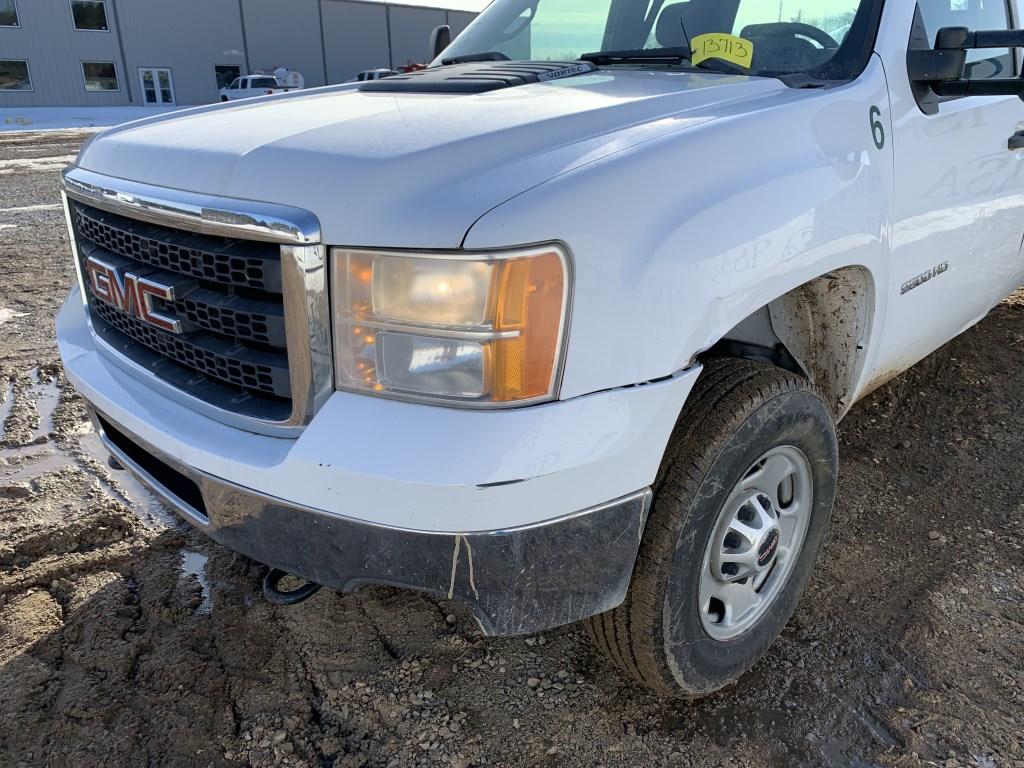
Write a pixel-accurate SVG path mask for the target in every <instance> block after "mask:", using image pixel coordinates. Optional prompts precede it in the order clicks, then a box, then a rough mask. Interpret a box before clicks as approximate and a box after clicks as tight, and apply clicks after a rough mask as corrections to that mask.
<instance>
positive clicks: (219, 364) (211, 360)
mask: <svg viewBox="0 0 1024 768" xmlns="http://www.w3.org/2000/svg"><path fill="white" fill-rule="evenodd" d="M91 306H92V312H93V315H94V316H98V317H99V318H100V319H101V320H103V322H105V323H106V324H107V325H110V326H113V327H114V328H115V329H116V330H118V331H120V332H121V333H123V334H124V335H125V336H128V337H129V338H131V339H133V340H134V341H137V342H139V343H140V344H143V345H145V346H147V347H149V348H150V349H152V350H153V351H154V352H157V353H159V354H160V355H163V356H164V357H166V358H168V359H170V360H173V361H174V362H176V363H180V364H182V365H184V366H187V367H188V368H191V369H193V370H195V371H197V372H198V373H202V374H204V375H207V376H211V377H213V378H215V379H220V380H221V381H226V382H228V383H230V384H234V385H236V386H238V387H241V388H243V389H247V390H250V391H253V390H255V391H257V392H262V393H264V394H267V395H271V396H274V397H290V396H291V384H290V382H289V377H288V360H287V358H285V357H282V356H278V355H272V354H269V353H260V352H259V351H256V350H249V349H246V348H245V347H242V346H239V345H235V346H232V345H231V344H230V343H228V342H224V341H222V340H220V339H218V338H217V337H215V336H202V335H197V334H189V339H188V341H185V340H184V338H179V337H176V336H173V335H172V334H169V333H166V332H164V331H159V330H157V329H156V328H153V327H152V326H149V325H147V324H146V323H144V322H142V321H141V320H136V319H135V318H133V317H129V316H128V315H126V314H125V313H124V312H121V311H120V310H119V309H116V308H115V307H112V306H110V305H109V304H104V303H103V302H101V301H99V300H97V299H93V300H92V304H91ZM274 358H277V359H276V360H275V359H274Z"/></svg>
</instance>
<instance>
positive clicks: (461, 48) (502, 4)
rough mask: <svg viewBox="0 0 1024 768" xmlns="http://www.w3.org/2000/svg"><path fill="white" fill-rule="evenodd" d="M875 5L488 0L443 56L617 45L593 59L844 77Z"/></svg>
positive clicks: (551, 56) (557, 53)
mask: <svg viewBox="0 0 1024 768" xmlns="http://www.w3.org/2000/svg"><path fill="white" fill-rule="evenodd" d="M880 6H881V0H686V1H685V2H673V1H672V0H495V2H493V3H492V4H491V5H490V6H489V7H488V8H487V10H486V11H484V12H483V13H482V14H481V15H480V16H479V17H478V18H477V19H476V20H475V21H474V22H473V23H472V24H471V25H470V26H469V27H468V28H467V29H466V30H465V31H464V32H463V33H462V34H461V35H460V36H459V37H458V38H457V39H456V40H455V42H454V43H452V45H451V46H450V47H449V48H448V49H447V50H446V51H445V52H444V53H443V54H442V56H441V59H442V60H445V61H448V60H451V59H453V58H464V57H467V56H475V55H482V54H497V55H494V56H493V58H505V57H507V58H509V59H512V60H531V61H574V60H577V59H579V58H580V57H581V56H584V55H585V54H592V53H598V52H618V53H622V54H624V55H622V56H621V57H619V58H617V59H615V60H610V59H607V58H603V59H602V60H601V61H598V62H597V63H600V64H602V65H609V64H612V65H621V66H646V67H655V66H667V65H671V64H670V63H666V61H661V62H659V61H655V60H650V57H648V59H649V60H644V59H643V56H642V54H643V53H644V52H645V51H646V52H657V51H659V50H661V51H664V50H666V49H668V50H671V51H672V52H674V53H680V52H682V53H683V54H686V55H687V58H688V59H689V61H681V60H680V61H677V62H676V64H675V66H688V65H689V66H692V65H694V64H697V63H700V62H701V61H705V60H709V59H710V60H718V61H724V62H727V64H728V65H729V66H731V67H733V68H737V67H738V69H736V70H735V71H738V72H743V73H745V74H751V75H769V76H778V75H783V74H794V73H799V72H805V73H808V74H812V75H814V76H816V77H820V78H822V79H829V80H837V79H852V78H853V77H856V76H857V75H858V74H859V73H860V71H861V70H862V69H863V67H864V66H865V64H866V62H867V57H868V55H869V54H870V50H871V47H872V46H873V44H874V39H873V38H874V31H875V28H876V26H877V13H878V12H879V11H880ZM869 38H870V39H869ZM627 53H628V54H631V55H625V54H627ZM436 63H441V62H440V61H438V62H436ZM712 63H714V62H712Z"/></svg>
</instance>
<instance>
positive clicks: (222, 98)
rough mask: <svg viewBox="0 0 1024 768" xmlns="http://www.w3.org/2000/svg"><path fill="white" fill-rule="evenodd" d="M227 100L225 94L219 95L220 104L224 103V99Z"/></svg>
mask: <svg viewBox="0 0 1024 768" xmlns="http://www.w3.org/2000/svg"><path fill="white" fill-rule="evenodd" d="M227 100H228V97H227V96H221V97H220V103H221V104H223V103H224V102H225V101H227Z"/></svg>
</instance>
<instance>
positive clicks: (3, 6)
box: [0, 0, 21, 27]
mask: <svg viewBox="0 0 1024 768" xmlns="http://www.w3.org/2000/svg"><path fill="white" fill-rule="evenodd" d="M19 26H21V25H20V24H18V6H17V5H16V4H15V3H14V0H0V27H19Z"/></svg>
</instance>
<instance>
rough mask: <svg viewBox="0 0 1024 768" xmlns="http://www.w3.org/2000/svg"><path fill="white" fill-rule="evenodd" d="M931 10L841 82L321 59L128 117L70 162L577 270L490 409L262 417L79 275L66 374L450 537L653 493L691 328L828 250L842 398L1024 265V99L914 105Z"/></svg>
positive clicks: (361, 506) (972, 310)
mask: <svg viewBox="0 0 1024 768" xmlns="http://www.w3.org/2000/svg"><path fill="white" fill-rule="evenodd" d="M914 8H915V2H914V0H887V2H886V3H885V5H884V9H883V11H882V20H881V28H880V32H879V34H878V36H877V39H876V43H875V46H874V51H873V53H872V54H871V55H870V58H869V60H868V63H867V65H866V67H865V69H864V70H863V72H862V73H861V74H860V75H859V76H858V77H857V78H856V79H854V80H852V81H851V82H848V83H845V84H841V85H838V86H835V87H828V88H797V87H788V86H787V85H785V84H784V83H783V82H781V81H779V80H777V79H774V78H767V77H746V76H740V75H723V74H719V73H713V72H707V73H704V72H699V73H698V72H671V71H664V70H661V71H655V70H646V71H644V70H629V69H624V68H623V69H617V68H609V69H601V70H599V71H597V72H594V73H590V74H583V75H579V76H576V77H567V78H565V79H557V80H552V81H550V82H537V83H534V84H528V85H522V86H519V87H510V88H507V89H504V90H497V91H492V92H489V93H480V94H475V95H452V94H440V93H433V94H402V93H376V92H367V91H360V90H358V89H357V88H355V87H352V86H341V87H329V88H322V89H315V90H311V91H305V92H302V93H291V94H282V95H279V96H273V97H269V98H266V99H261V100H258V101H255V102H248V103H242V104H238V105H217V106H212V107H206V108H199V109H194V110H189V111H186V112H182V113H178V114H176V115H174V116H173V117H156V118H151V119H148V120H143V121H139V122H137V123H132V124H127V125H124V126H122V127H119V128H115V129H112V130H110V131H108V132H106V133H104V134H102V135H101V136H100V137H98V138H97V139H96V140H95V141H93V142H92V143H91V144H90V145H89V146H88V147H87V148H85V149H84V150H83V152H82V154H81V156H80V158H79V161H78V166H79V167H80V168H81V169H84V170H86V171H90V172H93V173H96V174H101V175H102V176H103V177H106V178H108V179H109V180H110V187H111V189H113V190H115V191H116V184H117V182H118V180H122V181H123V180H128V181H131V182H137V183H140V184H144V185H151V186H152V187H153V188H154V189H160V188H163V189H169V190H184V191H191V192H196V193H201V194H204V195H216V196H219V197H222V198H231V199H234V200H237V201H239V204H240V205H241V204H243V203H244V202H245V201H258V202H261V203H277V204H281V205H287V206H292V207H294V208H299V209H304V210H305V211H308V212H310V213H311V214H312V215H313V216H314V217H315V218H316V219H318V220H319V224H320V230H321V232H322V239H321V240H320V243H322V245H323V246H324V247H325V248H326V247H330V246H341V247H351V248H357V249H388V250H402V249H412V250H416V251H418V252H427V253H430V252H432V251H437V250H441V249H461V251H469V252H478V251H480V252H493V251H495V250H501V249H508V248H513V247H517V246H528V245H533V244H538V243H552V242H557V243H559V244H561V245H562V246H563V247H564V249H565V251H566V252H567V254H568V255H569V258H570V260H571V266H572V270H571V272H572V274H571V277H572V285H571V310H570V312H569V314H568V331H567V339H568V340H567V343H566V347H565V360H564V375H563V377H562V380H561V386H560V389H559V393H558V400H557V401H555V402H550V403H546V404H543V405H539V406H531V407H528V408H519V409H509V410H505V411H496V412H483V411H473V410H460V409H458V408H444V407H438V406H433V405H423V404H410V403H404V402H397V401H394V400H388V399H384V398H380V397H374V396H367V395H359V394H352V393H348V392H336V393H334V394H333V395H331V396H330V398H329V399H328V400H327V401H326V404H324V405H323V407H322V408H320V410H319V411H318V412H317V413H316V415H315V417H314V418H313V420H312V422H311V423H310V424H309V425H308V426H306V427H305V429H304V431H303V432H302V434H301V435H300V436H298V437H297V438H295V439H291V438H282V437H269V436H266V435H260V434H253V433H251V432H246V431H243V430H240V429H237V428H234V427H231V426H228V425H226V424H223V423H219V422H217V421H215V420H213V419H211V418H208V417H207V416H203V415H201V414H199V413H196V412H194V411H192V410H190V409H189V408H187V407H186V406H185V405H183V404H181V403H180V402H176V401H174V400H171V399H168V398H167V397H164V396H163V395H161V394H159V393H157V392H155V391H154V390H152V389H150V388H148V387H147V386H146V384H145V383H144V382H141V381H137V380H135V379H133V378H132V377H130V376H126V375H125V374H124V373H123V372H122V371H121V369H119V368H118V367H117V366H115V365H114V364H113V363H111V362H110V361H109V360H108V359H106V358H105V357H104V354H103V353H102V351H101V350H100V349H99V348H98V347H97V345H96V344H95V343H94V339H93V336H92V334H90V330H89V325H88V320H87V317H86V312H85V311H84V308H83V306H82V302H81V301H80V298H79V297H78V296H77V295H73V296H72V299H71V300H70V301H69V302H68V303H67V304H66V306H65V307H64V309H63V311H62V312H61V315H60V318H59V322H58V338H59V342H60V346H61V354H62V357H63V359H64V363H65V366H66V368H67V372H68V376H69V378H70V379H71V381H72V382H73V383H74V384H75V386H76V387H77V388H78V389H79V391H81V392H82V393H83V394H84V395H85V397H86V399H87V400H88V401H89V402H90V403H91V404H92V405H93V406H94V407H95V408H96V409H98V410H99V411H100V412H101V413H104V414H107V415H108V416H109V417H110V418H111V419H112V420H113V421H114V422H116V423H117V424H118V425H121V426H122V427H123V428H124V429H125V431H126V432H127V433H129V435H135V436H138V438H139V439H140V440H141V441H143V443H144V444H146V445H149V446H152V447H154V448H155V449H157V450H158V451H159V452H160V453H161V454H162V455H165V456H168V457H170V458H171V459H173V460H174V461H175V462H179V463H180V465H181V466H182V467H188V468H193V469H195V470H198V471H200V472H202V473H205V474H207V475H210V476H212V477H215V478H220V479H222V480H223V481H225V482H228V483H232V484H235V485H237V486H239V487H244V488H248V489H252V491H254V492H255V493H258V494H260V495H262V496H263V497H273V498H275V499H281V500H284V501H287V502H289V503H295V504H298V505H301V506H303V507H307V508H310V509H314V510H318V511H320V512H322V513H324V514H326V515H328V516H330V515H334V516H337V517H339V518H342V517H344V518H345V519H355V520H358V521H362V522H365V523H367V524H371V525H374V526H383V527H387V528H394V529H402V530H408V531H419V532H427V533H430V534H439V535H441V534H450V535H453V536H454V537H455V539H454V541H455V554H456V558H455V559H456V560H458V553H459V552H460V551H461V550H460V549H459V547H460V544H459V541H460V539H459V537H460V536H461V535H462V534H464V533H467V532H477V533H479V532H485V531H497V530H509V529H517V530H518V529H527V528H530V527H531V526H537V525H539V524H541V523H547V522H550V521H552V520H558V519H565V518H568V517H571V516H572V515H573V514H574V513H576V512H577V511H579V510H583V509H586V508H592V507H595V506H596V505H601V504H603V503H606V502H609V500H612V499H617V498H622V497H624V496H626V495H627V494H636V493H638V492H640V493H643V492H644V491H645V490H646V489H647V488H648V487H649V486H651V485H652V484H653V483H654V481H655V476H656V473H657V471H658V468H659V466H660V464H661V461H662V457H663V454H664V450H665V447H666V444H667V443H668V440H669V437H670V433H671V431H672V429H673V426H674V424H675V421H676V419H677V417H678V416H679V414H680V411H681V409H682V408H683V405H684V404H685V402H686V399H687V397H688V396H689V394H690V391H691V389H692V387H693V385H694V382H695V380H696V378H697V376H698V375H699V373H700V370H701V368H700V363H699V359H698V358H699V355H701V354H702V353H704V352H706V351H707V350H708V349H709V348H711V347H712V346H714V345H715V344H716V343H718V342H720V341H721V340H722V339H723V337H725V336H726V334H728V333H729V332H730V330H731V329H734V328H735V327H736V326H737V325H738V324H740V323H741V322H742V321H744V320H745V319H747V318H751V317H752V316H754V315H756V314H757V313H758V312H762V311H763V310H764V309H765V308H766V307H768V308H771V307H773V306H774V305H775V303H776V302H778V301H780V300H781V299H782V297H784V296H786V295H787V294H789V293H790V292H793V291H794V290H795V289H797V288H799V287H800V286H802V285H804V284H806V283H808V282H809V281H812V280H815V279H816V278H820V277H823V276H827V275H832V274H835V273H836V272H837V271H838V270H844V271H847V272H850V271H853V272H856V273H857V274H858V275H861V276H862V284H863V286H864V290H863V291H862V293H864V294H866V295H858V296H857V301H858V302H861V304H860V306H861V307H862V310H861V311H862V314H863V322H862V323H861V324H860V325H859V326H858V328H857V329H856V334H857V335H856V338H855V339H853V344H854V347H855V352H856V354H855V360H854V362H853V364H852V370H851V371H850V372H849V374H850V375H849V376H848V381H847V382H846V383H845V384H844V386H845V390H844V391H842V392H839V393H833V394H835V400H834V401H833V403H832V405H833V407H834V408H835V411H836V415H837V416H842V415H843V414H844V413H845V412H846V410H848V408H849V407H850V406H851V405H852V404H853V403H854V402H855V400H856V399H857V398H858V397H861V396H863V395H864V394H865V393H867V392H868V391H870V390H871V389H872V388H873V387H875V386H878V385H879V384H880V383H882V382H884V381H885V380H886V379H888V378H890V377H892V376H893V375H896V374H897V373H899V372H900V371H902V370H905V369H906V368H908V367H909V366H910V365H912V364H914V363H915V362H917V361H918V360H920V359H921V358H923V357H924V356H926V355H927V354H929V353H930V352H932V351H933V350H935V349H937V348H938V347H939V346H940V345H942V344H943V343H945V342H946V341H948V340H949V339H951V338H953V337H954V336H955V335H956V334H958V333H959V332H961V331H962V330H964V329H965V328H966V327H968V326H969V325H971V324H972V323H974V322H976V321H977V320H979V319H980V318H981V317H983V316H984V315H985V314H986V313H987V312H988V311H989V309H991V307H992V306H993V305H995V304H996V303H997V302H999V301H1000V300H1001V299H1002V298H1003V297H1005V296H1007V295H1008V294H1009V293H1011V292H1012V291H1013V289H1014V288H1015V287H1017V286H1018V285H1019V284H1020V283H1021V282H1022V281H1024V260H1022V258H1021V243H1022V237H1024V151H1008V149H1007V139H1008V138H1009V137H1010V136H1011V135H1012V134H1013V133H1014V132H1015V131H1019V130H1022V129H1024V102H1022V101H1021V99H1020V98H1018V97H969V98H956V99H952V100H949V101H943V102H941V103H939V104H938V108H937V112H936V114H931V115H929V114H925V113H924V112H922V110H921V109H920V108H919V107H918V104H917V103H916V102H915V99H914V96H913V93H912V91H911V86H910V82H909V78H908V73H907V47H908V38H909V34H910V29H911V21H912V18H913V13H914ZM1018 59H1019V56H1018ZM390 81H391V79H389V80H387V81H382V82H390ZM880 135H881V137H882V138H881V140H880ZM317 247H319V244H317ZM320 253H321V252H317V257H318V258H319V256H320ZM316 266H317V265H313V268H315V267H316ZM320 266H322V264H321V265H320ZM771 317H772V318H773V321H774V318H775V314H774V313H771ZM776 330H779V329H778V328H776ZM801 362H802V361H801ZM641 527H642V525H641ZM624 530H627V531H628V534H624V535H629V536H632V535H635V533H636V532H635V531H633V530H632V529H628V528H627V529H624ZM243 551H245V550H243ZM627 554H628V553H627ZM633 554H634V555H635V551H634V552H633ZM268 562H269V561H268ZM628 566H629V568H631V567H632V561H630V562H629V563H628ZM452 567H453V571H452V585H453V587H454V585H455V581H456V573H455V565H453V566H452ZM524 567H525V566H524ZM524 572H525V571H524ZM471 576H472V572H471ZM627 581H628V579H627ZM471 586H472V591H473V592H475V589H476V588H475V586H473V585H471ZM624 589H625V586H624V585H622V588H621V590H618V587H616V589H615V590H612V591H611V592H608V594H610V595H619V596H620V597H619V598H618V599H621V595H622V594H624ZM434 591H437V590H434ZM442 591H443V590H442ZM563 607H564V606H563ZM605 609H607V606H602V607H600V608H597V607H594V606H592V605H590V604H589V603H588V607H587V608H586V610H587V611H591V613H592V612H596V611H597V610H605ZM591 613H588V614H587V615H591ZM559 615H561V614H559ZM538 621H540V619H538ZM528 626H532V625H530V624H529V623H517V624H515V627H516V628H517V631H518V630H520V629H522V628H523V627H528Z"/></svg>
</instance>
